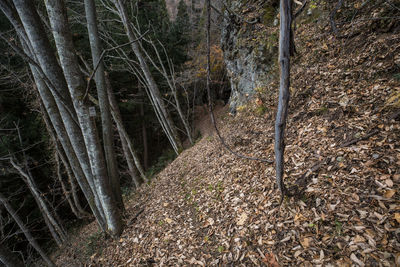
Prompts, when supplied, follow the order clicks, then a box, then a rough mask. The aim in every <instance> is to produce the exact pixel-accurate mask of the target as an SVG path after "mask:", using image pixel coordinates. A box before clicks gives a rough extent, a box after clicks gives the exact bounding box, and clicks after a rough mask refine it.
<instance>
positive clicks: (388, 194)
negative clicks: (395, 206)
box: [383, 189, 396, 198]
mask: <svg viewBox="0 0 400 267" xmlns="http://www.w3.org/2000/svg"><path fill="white" fill-rule="evenodd" d="M395 193H396V190H394V189H391V190H387V191H386V192H385V194H384V195H383V196H384V197H386V198H392V196H393V195H394V194H395Z"/></svg>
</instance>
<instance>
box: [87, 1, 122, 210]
mask: <svg viewBox="0 0 400 267" xmlns="http://www.w3.org/2000/svg"><path fill="white" fill-rule="evenodd" d="M85 12H86V24H87V28H88V33H89V42H90V48H91V51H92V60H93V69H94V71H95V82H96V88H97V97H98V100H99V107H100V113H101V125H102V130H103V145H104V153H105V158H106V162H107V171H108V177H109V178H110V183H111V187H112V191H113V193H114V198H115V200H116V202H117V205H118V207H119V208H120V209H121V210H123V209H124V203H123V200H122V192H121V186H120V180H119V172H118V166H117V161H116V157H115V148H114V140H113V136H114V135H113V127H112V122H111V114H110V108H109V106H110V104H109V102H108V96H107V89H106V82H105V74H104V71H105V69H104V64H103V60H102V59H101V58H100V57H101V53H102V45H101V42H100V38H99V30H98V27H97V14H96V5H95V3H94V1H93V0H85ZM96 67H97V70H96Z"/></svg>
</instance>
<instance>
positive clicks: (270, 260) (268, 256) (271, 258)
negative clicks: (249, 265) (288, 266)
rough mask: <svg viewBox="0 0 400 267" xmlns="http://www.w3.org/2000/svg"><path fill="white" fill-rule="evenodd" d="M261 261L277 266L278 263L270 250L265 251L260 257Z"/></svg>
mask: <svg viewBox="0 0 400 267" xmlns="http://www.w3.org/2000/svg"><path fill="white" fill-rule="evenodd" d="M262 262H263V263H265V264H266V265H267V266H269V267H279V264H278V262H277V261H276V258H275V255H274V254H273V253H272V252H270V253H266V254H265V257H264V258H263V259H262Z"/></svg>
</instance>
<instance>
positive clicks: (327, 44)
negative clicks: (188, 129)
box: [58, 22, 400, 266]
mask: <svg viewBox="0 0 400 267" xmlns="http://www.w3.org/2000/svg"><path fill="white" fill-rule="evenodd" d="M365 23H370V22H365ZM361 26H362V25H361ZM361 26H360V25H357V27H350V26H349V28H345V29H343V32H342V34H345V35H346V34H347V38H335V37H334V35H332V34H331V33H329V28H328V25H326V26H325V28H324V27H320V28H318V27H309V26H302V25H299V28H298V29H297V31H296V36H297V37H296V38H297V39H296V43H297V49H298V51H299V54H298V55H297V56H295V58H294V64H293V68H292V81H293V84H292V99H291V105H290V114H289V118H288V124H287V134H286V151H285V162H286V165H285V169H286V174H285V183H286V185H287V186H288V187H289V188H290V191H291V192H292V193H294V195H295V196H293V197H288V198H285V199H284V201H283V203H282V205H281V206H280V205H279V201H280V195H279V192H278V190H277V187H276V183H275V170H274V165H273V164H265V163H262V162H256V161H248V160H242V159H238V158H236V157H235V156H234V155H232V154H230V153H229V152H227V151H226V150H225V149H224V148H223V146H222V145H221V142H220V140H219V139H218V138H217V137H216V135H215V134H214V132H213V131H210V124H209V123H207V120H209V119H208V117H205V118H207V119H204V121H203V123H202V126H201V127H200V128H201V130H202V134H203V135H202V138H201V140H200V141H198V142H197V143H196V144H195V145H194V146H193V147H191V148H189V149H187V150H185V151H183V152H182V154H181V155H179V157H178V158H177V159H176V160H175V161H173V162H172V163H170V164H169V165H168V166H167V167H166V168H165V169H164V170H163V171H162V172H161V173H159V174H158V175H157V177H155V178H154V179H153V181H152V182H151V184H150V185H144V186H142V187H141V188H140V189H139V190H137V191H136V192H134V193H133V194H132V195H131V196H130V197H129V198H128V199H127V201H126V209H127V226H126V227H125V230H124V232H123V234H122V236H121V237H120V238H119V239H118V240H111V239H110V240H106V241H104V240H103V239H101V238H97V239H96V237H94V236H93V231H96V230H93V229H95V228H96V225H95V224H94V223H93V224H91V225H89V226H87V227H85V228H84V229H83V230H82V232H80V233H79V234H77V236H79V237H80V238H86V240H88V238H92V240H94V239H96V242H97V243H96V242H95V241H93V244H95V245H94V246H95V248H93V250H92V254H91V255H90V256H89V257H87V258H85V259H83V257H82V255H81V254H82V253H83V250H84V249H85V246H86V248H87V244H88V243H87V242H88V241H86V243H85V242H82V244H80V246H81V247H80V248H75V249H73V250H72V249H71V250H69V252H65V253H64V254H62V256H60V257H59V259H58V264H60V266H68V265H70V266H76V265H78V264H86V265H87V266H153V265H154V266H173V265H174V266H176V265H180V266H188V265H191V266H197V265H199V266H215V265H217V266H293V265H302V266H314V265H320V266H335V265H337V266H351V265H356V266H357V265H358V266H395V265H396V264H397V265H398V266H399V264H400V245H399V244H400V230H399V229H400V228H399V226H400V191H399V185H400V112H399V109H396V108H393V107H390V106H388V105H386V103H387V100H388V99H389V98H390V96H391V95H392V94H393V93H394V92H396V91H399V90H400V82H399V79H398V77H396V75H395V74H394V73H392V72H390V70H393V68H394V66H396V64H397V65H398V64H400V56H399V55H400V33H399V29H395V30H394V31H392V32H390V33H387V32H377V31H373V30H371V31H362V30H361V29H363V28H362V27H361ZM368 27H369V26H368ZM357 31H359V32H357ZM270 88H271V89H272V88H273V90H274V91H276V88H278V86H277V83H276V82H275V83H272V84H271V85H270ZM268 98H270V99H268ZM275 102H276V94H273V95H271V96H270V97H263V96H262V95H260V96H259V97H256V98H255V101H254V103H251V104H249V107H248V108H247V109H244V111H242V112H238V114H237V115H236V116H234V117H233V116H231V115H229V114H228V111H227V108H221V109H220V110H219V111H218V112H217V113H218V114H217V117H218V125H219V127H220V129H221V133H222V135H223V136H224V138H225V141H226V143H227V144H228V145H229V146H230V147H232V148H233V149H234V150H235V151H237V152H240V153H242V154H245V155H249V156H253V157H260V158H269V159H273V158H274V147H273V136H274V117H275V111H276V104H275ZM261 105H262V106H263V107H265V113H263V114H258V115H255V113H254V112H252V111H251V110H252V109H254V108H257V107H258V106H261ZM204 129H205V130H204ZM89 233H91V234H89ZM75 238H77V237H75ZM97 246H98V247H97Z"/></svg>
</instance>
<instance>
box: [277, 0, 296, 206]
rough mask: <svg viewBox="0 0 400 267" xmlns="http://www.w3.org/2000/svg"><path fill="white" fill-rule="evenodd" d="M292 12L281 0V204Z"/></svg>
mask: <svg viewBox="0 0 400 267" xmlns="http://www.w3.org/2000/svg"><path fill="white" fill-rule="evenodd" d="M291 25H292V10H291V1H290V0H281V5H280V33H279V65H280V72H281V73H280V83H279V100H278V110H277V113H276V120H275V166H276V182H277V184H278V188H279V191H280V192H281V203H282V200H283V197H284V196H285V194H286V188H285V184H284V182H283V172H284V152H285V141H284V139H285V127H286V118H287V115H288V107H289V98H290V91H289V86H290V56H291V53H292V51H293V49H292V47H294V46H293V45H292V42H291V40H292V38H291V36H292V31H291Z"/></svg>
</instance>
